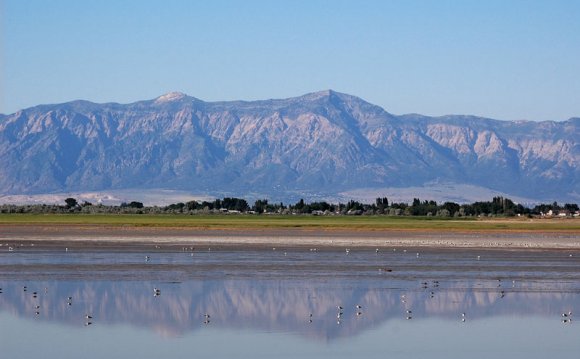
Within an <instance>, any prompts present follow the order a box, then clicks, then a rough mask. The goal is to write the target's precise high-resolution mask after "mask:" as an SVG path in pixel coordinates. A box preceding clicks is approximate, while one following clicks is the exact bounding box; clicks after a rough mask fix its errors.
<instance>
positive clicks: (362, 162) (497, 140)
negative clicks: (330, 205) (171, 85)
mask: <svg viewBox="0 0 580 359" xmlns="http://www.w3.org/2000/svg"><path fill="white" fill-rule="evenodd" d="M579 128H580V118H571V119H569V120H566V121H559V122H556V121H545V122H531V121H499V120H493V119H487V118H481V117H475V116H459V115H450V116H442V117H428V116H422V115H418V114H407V115H400V116H397V115H393V114H391V113H388V112H387V111H385V110H384V109H382V108H381V107H379V106H376V105H373V104H371V103H368V102H366V101H364V100H362V99H360V98H358V97H355V96H351V95H347V94H343V93H339V92H335V91H332V90H326V91H321V92H316V93H310V94H306V95H304V96H300V97H294V98H289V99H275V100H263V101H230V102H205V101H202V100H199V99H197V98H194V97H190V96H187V95H185V94H182V93H178V92H172V93H168V94H166V95H163V96H160V97H158V98H156V99H153V100H147V101H139V102H135V103H131V104H118V103H105V104H96V103H92V102H88V101H73V102H68V103H64V104H54V105H40V106H36V107H32V108H28V109H24V110H21V111H18V112H16V113H14V114H10V115H0V169H1V170H0V193H1V194H3V195H10V194H12V195H14V194H16V195H23V194H27V195H30V194H46V193H71V192H79V193H80V192H88V191H105V192H106V191H123V190H128V191H135V190H138V191H142V192H143V193H146V192H147V191H150V190H155V189H172V190H180V191H186V192H188V193H197V194H206V195H207V194H211V195H216V196H219V195H223V194H226V195H235V196H239V197H247V196H250V197H252V196H263V197H267V198H270V199H272V200H274V199H276V200H289V199H294V198H299V197H305V199H312V198H330V199H332V198H341V196H343V197H344V196H345V194H349V193H351V194H352V193H359V194H360V193H365V194H369V195H370V197H372V196H374V195H375V194H376V195H377V196H379V195H382V194H384V192H385V191H386V190H387V189H390V190H395V191H396V190H397V189H400V190H401V191H404V190H405V189H408V188H410V187H411V188H421V189H423V192H422V193H423V194H424V195H427V196H429V195H430V193H431V192H437V188H441V186H445V188H447V189H448V190H447V192H448V193H444V194H443V195H441V193H439V197H442V199H445V198H452V199H459V200H461V199H462V198H464V199H466V200H470V199H473V198H471V197H473V194H472V193H471V194H470V193H461V192H462V191H463V192H471V191H472V190H471V189H473V188H476V189H484V190H486V191H488V192H489V193H501V194H505V195H508V196H515V197H516V198H524V199H526V200H529V201H553V200H558V201H571V202H578V201H579V200H580V145H579V143H578V139H579V138H580V131H579ZM430 189H433V191H431V192H430ZM466 189H467V190H466ZM486 193H487V192H486ZM431 194H433V195H436V193H431Z"/></svg>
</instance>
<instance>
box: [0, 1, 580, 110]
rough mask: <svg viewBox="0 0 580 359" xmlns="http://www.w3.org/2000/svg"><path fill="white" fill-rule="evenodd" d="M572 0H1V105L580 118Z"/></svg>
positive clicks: (579, 25) (577, 26) (579, 10)
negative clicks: (280, 102)
mask: <svg viewBox="0 0 580 359" xmlns="http://www.w3.org/2000/svg"><path fill="white" fill-rule="evenodd" d="M578 19H580V1H573V0H572V1H564V0H551V1H548V0H545V1H539V0H538V1H533V0H527V1H518V0H510V1H507V0H498V1H496V0H486V1H480V0H477V1H470V0H457V1H445V0H437V1H435V0H433V1H413V0H410V1H403V0H401V1H385V0H383V1H371V0H367V1H365V0H359V1H354V0H353V1H341V0H332V1H330V0H307V1H306V0H305V1H300V0H296V1H275V0H270V1H251V0H243V1H242V0H239V1H220V0H217V1H191V0H190V1H187V0H185V1H176V0H174V1H171V0H168V1H146V0H139V1H129V0H126V1H119V0H101V1H98V0H94V1H91V0H84V1H78V0H74V1H65V0H52V1H45V0H42V1H40V0H38V1H31V0H0V30H1V31H0V49H1V52H0V113H4V114H10V113H13V112H16V111H18V110H20V109H23V108H27V107H31V106H35V105H38V104H47V103H62V102H67V101H72V100H76V99H85V100H89V101H93V102H119V103H130V102H134V101H139V100H145V99H153V98H156V97H158V96H160V95H162V94H164V93H167V92H170V91H181V92H184V93H187V94H188V95H191V96H194V97H197V98H199V99H202V100H205V101H221V100H256V99H269V98H286V97H293V96H300V95H302V94H306V93H310V92H315V91H320V90H324V89H333V90H336V91H339V92H344V93H348V94H351V95H355V96H358V97H361V98H363V99H365V100H367V101H369V102H371V103H374V104H376V105H379V106H381V107H383V108H384V109H385V110H387V111H388V112H391V113H393V114H404V113H420V114H424V115H430V116H441V115H446V114H471V115H478V116H485V117H490V118H495V119H502V120H523V119H525V120H533V121H541V120H555V121H559V120H566V119H568V118H570V117H578V116H580V21H579V20H578Z"/></svg>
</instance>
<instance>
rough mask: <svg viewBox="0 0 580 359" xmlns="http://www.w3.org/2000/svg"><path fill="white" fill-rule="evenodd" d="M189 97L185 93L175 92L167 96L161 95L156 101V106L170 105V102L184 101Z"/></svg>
mask: <svg viewBox="0 0 580 359" xmlns="http://www.w3.org/2000/svg"><path fill="white" fill-rule="evenodd" d="M186 97H188V96H187V95H186V94H184V93H183V92H179V91H173V92H168V93H166V94H165V95H161V96H159V97H157V98H156V99H155V103H156V104H162V103H168V102H175V101H179V100H183V99H184V98H186Z"/></svg>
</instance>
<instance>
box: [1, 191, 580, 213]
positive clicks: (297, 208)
mask: <svg viewBox="0 0 580 359" xmlns="http://www.w3.org/2000/svg"><path fill="white" fill-rule="evenodd" d="M578 211H579V208H578V205H577V204H575V203H566V204H564V205H559V204H558V203H557V202H553V203H551V204H538V205H535V206H534V207H532V208H529V207H526V206H523V205H521V204H516V203H514V202H513V201H512V200H511V199H509V198H505V197H501V196H498V197H494V198H493V199H492V200H491V201H481V202H474V203H471V204H459V203H455V202H443V203H437V202H436V201H432V200H423V201H422V200H420V199H419V198H414V199H413V201H412V202H411V203H404V202H400V203H396V202H389V199H388V198H387V197H378V198H376V200H375V202H374V203H370V204H368V203H362V202H358V201H355V200H350V201H348V202H346V203H329V202H326V201H315V202H309V203H307V202H305V201H304V199H300V200H299V201H298V202H296V203H294V204H288V205H285V204H284V203H282V202H274V203H270V202H269V200H267V199H258V200H256V201H255V202H254V203H253V205H250V203H248V201H246V200H245V199H243V198H235V197H225V198H222V199H215V200H214V201H189V202H178V203H173V204H170V205H168V206H145V205H144V204H143V203H142V202H138V201H132V202H125V203H122V204H120V205H118V206H112V205H103V204H97V205H93V204H92V203H90V202H87V201H83V202H78V201H77V200H76V199H75V198H72V197H71V198H66V199H65V200H64V204H63V205H56V204H55V205H49V204H36V205H1V206H0V213H87V214H90V213H104V214H106V213H122V214H192V215H194V214H215V213H228V214H235V213H241V214H284V215H288V214H308V215H355V216H356V215H388V216H427V217H430V216H436V217H473V216H506V217H511V216H518V215H519V216H533V215H536V216H538V215H546V214H550V215H559V214H564V215H574V214H577V213H578Z"/></svg>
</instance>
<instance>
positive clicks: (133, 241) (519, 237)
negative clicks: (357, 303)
mask: <svg viewBox="0 0 580 359" xmlns="http://www.w3.org/2000/svg"><path fill="white" fill-rule="evenodd" d="M0 243H1V244H3V247H6V246H7V245H11V246H20V245H30V244H34V245H35V246H37V248H41V247H43V246H45V247H51V246H57V245H58V246H60V245H64V244H66V245H67V246H68V247H75V246H91V247H92V246H106V247H118V248H137V247H139V246H143V245H151V244H164V245H176V246H199V245H213V246H232V247H242V248H243V247H276V246H278V247H301V246H305V247H337V248H339V247H405V246H407V247H434V248H453V247H458V248H505V249H510V248H511V249H517V248H536V249H564V248H566V249H578V250H580V233H576V232H572V233H570V232H568V233H559V232H548V231H546V232H538V231H533V232H497V231H494V232H491V231H490V232H465V233H461V232H457V231H437V230H430V231H415V230H413V231H406V230H382V231H376V230H374V231H364V230H348V229H332V230H313V229H247V230H245V229H241V230H240V229H236V230H224V229H193V228H150V227H146V228H144V227H133V226H128V227H108V226H93V225H88V226H77V225H3V226H0Z"/></svg>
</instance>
